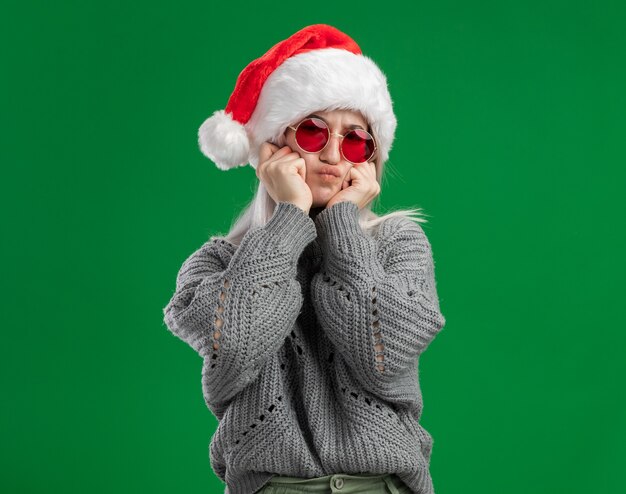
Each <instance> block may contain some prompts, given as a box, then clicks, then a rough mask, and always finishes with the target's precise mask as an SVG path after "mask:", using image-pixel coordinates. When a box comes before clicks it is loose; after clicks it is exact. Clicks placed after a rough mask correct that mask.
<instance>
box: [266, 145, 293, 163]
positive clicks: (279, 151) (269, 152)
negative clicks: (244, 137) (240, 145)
mask: <svg viewBox="0 0 626 494" xmlns="http://www.w3.org/2000/svg"><path fill="white" fill-rule="evenodd" d="M289 152H291V148H290V147H289V146H283V147H282V148H279V147H278V146H276V145H275V144H272V143H271V142H264V143H263V144H261V149H260V151H259V163H265V162H266V161H268V160H271V161H274V160H275V159H277V158H280V157H281V156H284V155H285V154H287V153H289Z"/></svg>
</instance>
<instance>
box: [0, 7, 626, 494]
mask: <svg viewBox="0 0 626 494" xmlns="http://www.w3.org/2000/svg"><path fill="white" fill-rule="evenodd" d="M408 5H409V4H408V3H407V2H398V3H395V2H371V1H366V0H362V1H360V2H358V3H354V2H331V3H328V2H320V3H317V4H315V3H310V2H306V3H297V2H295V3H294V2H281V3H275V2H271V3H270V2H267V3H265V4H262V3H259V2H249V3H246V2H223V3H222V2H219V3H218V2H172V3H170V4H167V3H163V2H154V1H152V2H143V1H141V2H139V1H137V2H79V1H73V2H69V1H62V2H42V1H40V2H17V1H9V2H5V3H4V4H3V8H2V15H1V16H0V17H1V20H0V28H1V29H0V42H1V45H2V73H3V74H2V76H1V77H0V101H1V105H0V108H1V113H2V118H1V120H0V122H1V125H2V128H1V129H0V143H1V145H0V162H1V163H2V165H1V166H2V194H0V201H1V203H0V205H1V210H2V229H3V232H2V242H1V249H2V280H3V283H2V297H1V300H2V315H3V322H4V324H3V326H4V331H3V333H4V335H5V336H4V338H5V343H4V345H2V347H1V350H0V352H1V354H0V357H1V358H0V365H1V369H0V370H1V371H2V372H1V376H2V389H3V406H2V407H1V408H0V419H1V420H0V424H1V425H0V427H1V428H2V444H3V447H2V453H1V454H2V458H1V460H2V461H1V463H0V465H1V466H0V479H1V480H0V482H1V484H0V489H1V490H2V491H3V492H7V493H65V494H70V493H85V492H89V493H91V494H96V493H127V492H128V493H131V492H151V493H154V494H156V493H171V492H184V493H193V492H197V493H207V492H223V488H222V487H221V486H222V484H221V483H220V482H219V480H218V479H217V477H216V476H215V475H214V473H213V472H212V471H211V469H210V465H209V457H208V444H209V441H210V438H211V435H212V434H213V431H214V430H215V427H216V420H215V418H214V417H213V416H212V415H211V413H210V411H209V410H208V409H207V408H206V406H205V405H204V402H203V398H202V390H201V382H200V379H201V374H200V373H201V365H202V361H201V359H200V358H199V357H198V356H197V355H196V354H195V353H194V352H193V350H192V349H191V348H190V347H187V346H186V345H185V344H184V343H183V342H181V341H179V340H177V339H176V338H174V337H173V336H172V335H171V334H170V333H169V332H168V331H167V328H166V327H165V325H164V324H163V322H162V308H163V307H164V306H165V304H166V303H167V301H168V300H169V298H170V296H171V295H172V293H173V290H174V283H175V276H176V273H177V271H178V269H179V267H180V265H181V263H182V261H183V260H184V259H185V258H186V257H187V255H189V254H190V253H191V252H192V251H193V250H195V249H196V248H198V247H199V246H200V245H201V244H202V243H203V242H204V241H205V240H206V239H207V238H208V236H209V235H211V234H212V233H215V232H225V231H226V230H227V229H228V227H229V226H230V224H231V221H232V220H233V219H234V217H235V216H236V215H237V213H238V212H239V211H240V210H241V208H243V207H244V205H245V204H246V203H247V202H248V201H249V200H250V198H251V197H252V193H253V190H254V188H255V183H256V180H257V179H256V176H255V173H254V170H253V169H252V168H250V167H242V168H238V169H236V170H231V171H229V172H222V171H220V170H218V169H217V168H216V167H215V166H214V165H213V163H211V162H210V161H209V160H208V159H207V158H205V157H204V156H203V155H202V154H201V153H200V151H199V149H198V147H197V143H196V133H197V129H198V127H199V125H200V124H201V123H202V121H203V120H204V119H205V118H207V117H208V116H209V115H211V114H212V112H213V111H215V110H217V109H222V108H224V107H225V105H226V102H227V100H228V97H229V95H230V93H231V91H232V90H233V88H234V84H235V80H236V77H237V75H238V74H239V72H240V71H241V70H242V69H243V68H244V67H245V65H246V64H247V63H249V62H250V61H251V60H252V59H254V58H257V57H259V56H261V55H262V54H263V53H264V52H265V51H266V50H267V49H268V48H270V47H271V46H272V45H273V44H275V43H276V42H278V41H280V40H282V39H284V38H286V37H288V36H289V35H291V34H292V33H293V32H295V31H297V30H298V29H300V28H302V27H304V26H306V25H308V24H314V23H320V22H323V23H328V24H332V25H334V26H336V27H338V28H339V29H341V30H343V31H345V32H346V33H348V34H349V35H350V36H352V37H353V38H354V39H355V40H356V41H357V42H358V43H359V44H360V45H361V48H362V49H363V51H364V53H365V54H367V55H368V56H370V57H371V58H373V59H374V60H375V61H376V62H377V63H378V64H379V65H380V67H381V68H382V69H383V71H384V72H385V73H386V75H387V77H388V81H389V87H390V91H391V94H392V98H393V100H394V103H395V110H396V113H397V117H398V129H397V134H396V141H395V143H394V147H393V150H392V151H391V157H390V161H389V162H388V168H387V171H388V174H387V175H386V177H385V180H384V184H383V191H382V194H381V204H380V208H379V209H378V212H385V211H389V210H393V209H398V208H409V207H422V208H424V211H425V213H426V214H427V215H428V219H429V222H428V223H427V224H426V226H425V227H424V228H425V231H426V232H427V234H428V236H429V239H430V241H431V244H432V246H433V252H434V257H435V262H436V276H437V284H438V291H439V297H440V304H441V308H442V312H443V313H444V315H445V316H446V319H447V325H446V327H445V328H444V330H443V331H442V332H441V333H440V335H439V336H438V337H437V338H436V340H435V341H434V342H433V343H432V345H431V346H430V348H429V349H428V351H427V353H426V354H424V356H423V357H422V359H421V366H420V372H421V384H422V391H423V397H424V412H423V417H422V424H423V425H424V427H426V429H427V430H428V431H429V432H430V433H431V434H432V435H433V437H434V440H435V443H434V448H433V454H432V460H431V473H432V476H433V480H434V484H435V489H436V492H437V494H456V493H476V494H479V493H480V494H486V493H493V494H502V493H506V494H517V493H520V494H521V493H524V494H526V493H555V492H567V493H572V494H573V493H604V492H606V493H617V492H626V478H625V473H624V472H625V470H624V463H625V459H626V397H625V392H624V389H625V386H624V381H625V380H624V377H625V376H626V360H625V359H624V350H625V349H626V336H625V329H626V325H625V324H624V322H625V321H624V319H625V318H624V303H623V295H624V281H625V279H626V277H625V269H624V268H625V263H624V260H623V258H624V252H625V250H626V249H625V245H624V244H625V234H624V226H623V225H624V220H623V216H624V213H625V212H626V208H625V204H624V202H625V201H624V195H625V194H624V193H625V187H624V185H625V183H626V181H625V175H626V174H625V173H624V167H625V165H626V159H625V158H626V152H625V149H624V148H625V146H624V143H625V135H626V132H625V131H626V124H625V115H626V96H625V94H626V91H625V90H624V88H625V87H626V69H625V66H626V64H625V60H626V39H625V37H626V35H625V33H626V22H625V20H626V7H624V4H623V3H622V2H617V1H615V2H608V1H597V2H565V1H562V2H556V1H548V2H546V1H541V2H540V1H525V2H511V1H499V2H486V1H481V2H459V1H456V2H454V1H440V2H421V1H419V2H414V3H413V6H411V7H409V6H408ZM620 294H622V295H620Z"/></svg>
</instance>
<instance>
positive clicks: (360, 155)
mask: <svg viewBox="0 0 626 494" xmlns="http://www.w3.org/2000/svg"><path fill="white" fill-rule="evenodd" d="M375 147H376V146H375V145H374V138H373V137H372V136H371V135H370V134H369V133H368V132H365V131H364V130H359V129H355V130H351V131H350V132H348V133H347V134H346V136H345V137H344V139H343V148H342V149H343V155H344V156H345V157H346V159H347V160H349V161H351V162H352V163H363V162H365V161H367V160H369V159H370V158H371V157H372V155H373V154H374V149H375Z"/></svg>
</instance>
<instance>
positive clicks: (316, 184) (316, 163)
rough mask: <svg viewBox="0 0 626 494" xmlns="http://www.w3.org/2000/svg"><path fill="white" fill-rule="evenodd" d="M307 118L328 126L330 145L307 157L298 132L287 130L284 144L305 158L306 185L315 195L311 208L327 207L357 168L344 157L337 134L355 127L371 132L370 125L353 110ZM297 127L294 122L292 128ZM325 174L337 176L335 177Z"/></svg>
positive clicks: (308, 154)
mask: <svg viewBox="0 0 626 494" xmlns="http://www.w3.org/2000/svg"><path fill="white" fill-rule="evenodd" d="M307 116H308V117H312V116H316V117H318V118H321V119H322V120H324V121H325V122H326V124H327V125H328V127H329V128H330V131H331V132H332V135H331V137H330V142H329V143H328V144H327V145H326V147H325V148H324V149H322V150H321V151H320V152H319V153H305V152H303V151H301V150H300V148H299V147H298V144H297V143H296V138H295V132H294V131H293V130H291V129H289V128H288V129H287V131H286V132H285V144H287V145H288V146H289V147H290V148H291V149H292V150H293V151H295V152H297V153H299V154H300V156H301V157H302V158H304V161H305V163H306V183H307V185H308V186H309V188H310V189H311V193H312V194H313V204H312V205H311V207H312V208H316V207H325V206H326V204H327V203H328V201H329V200H330V198H331V197H333V196H334V195H335V194H337V193H338V192H339V191H341V189H342V184H343V182H344V180H347V177H349V172H350V168H351V167H352V166H354V165H352V163H350V162H349V161H346V160H345V159H344V158H343V156H342V155H341V150H340V146H341V139H340V138H339V137H338V136H337V135H335V134H342V135H343V134H345V133H346V132H348V130H350V129H351V128H352V127H353V126H355V127H360V128H361V129H363V130H368V125H367V121H366V120H365V118H363V115H361V113H359V112H355V111H352V110H332V111H316V112H313V113H311V114H310V115H307ZM297 123H298V122H293V126H294V127H295V126H296V125H297ZM357 166H358V165H357ZM324 172H335V174H336V175H333V174H327V173H324Z"/></svg>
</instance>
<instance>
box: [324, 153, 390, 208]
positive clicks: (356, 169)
mask: <svg viewBox="0 0 626 494" xmlns="http://www.w3.org/2000/svg"><path fill="white" fill-rule="evenodd" d="M378 194H380V184H379V183H378V181H377V180H376V163H374V162H369V161H367V162H365V163H359V164H358V165H352V166H351V167H350V169H349V170H348V174H347V175H346V176H345V178H344V179H343V183H342V184H341V190H340V191H339V192H337V193H336V194H335V195H334V196H333V197H331V199H330V201H328V204H326V209H328V208H329V207H331V206H332V205H333V204H337V203H338V202H344V201H351V202H354V203H355V204H357V205H358V206H359V209H363V208H364V207H365V206H367V205H368V204H369V203H370V202H371V201H372V200H373V199H374V198H375V197H376V196H377V195H378Z"/></svg>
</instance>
